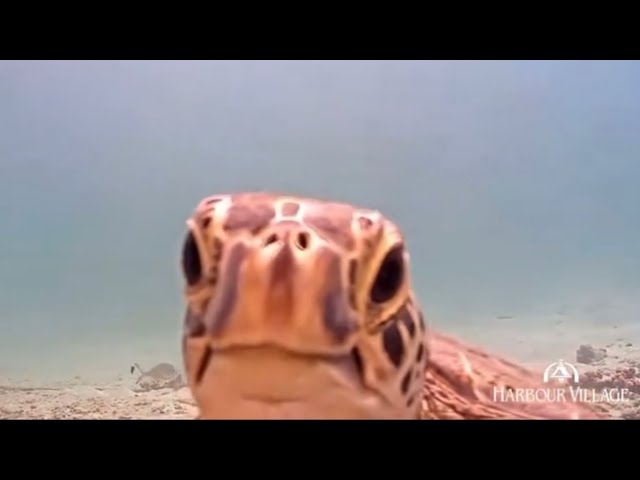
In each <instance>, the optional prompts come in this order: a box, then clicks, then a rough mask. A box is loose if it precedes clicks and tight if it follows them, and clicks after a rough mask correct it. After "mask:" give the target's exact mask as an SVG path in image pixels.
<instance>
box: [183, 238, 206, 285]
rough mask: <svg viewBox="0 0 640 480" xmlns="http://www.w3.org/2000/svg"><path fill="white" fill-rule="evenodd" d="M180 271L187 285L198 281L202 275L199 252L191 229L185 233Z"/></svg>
mask: <svg viewBox="0 0 640 480" xmlns="http://www.w3.org/2000/svg"><path fill="white" fill-rule="evenodd" d="M182 273H183V274H184V277H185V279H186V281H187V284H189V286H192V285H195V284H196V283H198V281H199V280H200V277H201V276H202V262H201V261H200V252H199V250H198V244H197V243H196V239H195V237H194V236H193V232H191V231H189V233H188V234H187V236H186V238H185V240H184V244H183V246H182Z"/></svg>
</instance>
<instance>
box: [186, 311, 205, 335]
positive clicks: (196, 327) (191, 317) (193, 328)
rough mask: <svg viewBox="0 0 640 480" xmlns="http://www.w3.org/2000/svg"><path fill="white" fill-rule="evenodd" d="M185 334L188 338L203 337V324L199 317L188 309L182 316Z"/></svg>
mask: <svg viewBox="0 0 640 480" xmlns="http://www.w3.org/2000/svg"><path fill="white" fill-rule="evenodd" d="M184 329H185V334H186V335H187V336H189V337H201V336H202V335H204V324H203V322H202V317H201V316H200V315H196V314H194V313H193V312H192V311H191V309H190V308H187V311H186V313H185V315H184Z"/></svg>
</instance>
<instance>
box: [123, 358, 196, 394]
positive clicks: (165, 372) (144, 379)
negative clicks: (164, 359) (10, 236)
mask: <svg viewBox="0 0 640 480" xmlns="http://www.w3.org/2000/svg"><path fill="white" fill-rule="evenodd" d="M134 368H135V369H137V370H138V371H139V372H140V377H139V378H138V380H137V381H136V384H135V386H134V387H133V390H134V391H138V392H148V391H150V390H162V389H163V388H172V389H178V388H182V387H183V386H185V381H184V380H183V378H182V375H181V374H180V372H179V371H178V369H176V367H174V366H173V365H171V364H170V363H159V364H157V365H155V366H154V367H152V368H151V369H149V370H147V371H144V370H142V368H140V365H138V364H137V363H134V364H133V366H132V367H131V373H133V371H134Z"/></svg>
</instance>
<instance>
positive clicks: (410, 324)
mask: <svg viewBox="0 0 640 480" xmlns="http://www.w3.org/2000/svg"><path fill="white" fill-rule="evenodd" d="M398 317H399V318H400V321H401V322H402V323H403V324H404V326H405V327H406V329H407V332H409V337H411V338H413V337H414V336H415V334H416V324H415V323H414V320H413V316H411V312H410V311H409V309H408V308H406V307H405V308H403V309H402V310H401V311H400V313H398Z"/></svg>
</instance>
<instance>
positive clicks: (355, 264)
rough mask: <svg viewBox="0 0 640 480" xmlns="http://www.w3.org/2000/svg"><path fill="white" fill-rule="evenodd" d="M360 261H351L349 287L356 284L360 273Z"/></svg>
mask: <svg viewBox="0 0 640 480" xmlns="http://www.w3.org/2000/svg"><path fill="white" fill-rule="evenodd" d="M357 269H358V261H357V260H356V259H351V260H349V286H350V287H353V286H354V285H355V284H356V274H357V273H358V270H357Z"/></svg>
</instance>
